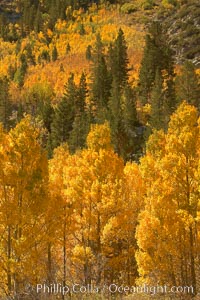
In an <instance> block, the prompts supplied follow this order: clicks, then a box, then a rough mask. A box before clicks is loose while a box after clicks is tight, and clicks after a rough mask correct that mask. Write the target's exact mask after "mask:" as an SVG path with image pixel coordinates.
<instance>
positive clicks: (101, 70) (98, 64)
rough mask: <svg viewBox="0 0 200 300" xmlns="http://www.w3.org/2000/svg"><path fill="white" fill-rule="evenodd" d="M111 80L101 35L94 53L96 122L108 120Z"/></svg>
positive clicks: (93, 78) (92, 87) (93, 75)
mask: <svg viewBox="0 0 200 300" xmlns="http://www.w3.org/2000/svg"><path fill="white" fill-rule="evenodd" d="M110 87H111V85H110V78H109V73H108V69H107V65H106V60H105V56H104V53H103V44H102V41H101V36H100V34H97V36H96V44H95V48H94V53H93V67H92V84H91V92H92V95H91V99H92V102H93V106H94V107H95V109H96V112H95V122H97V123H101V122H104V121H105V119H106V118H107V109H108V100H109V97H110Z"/></svg>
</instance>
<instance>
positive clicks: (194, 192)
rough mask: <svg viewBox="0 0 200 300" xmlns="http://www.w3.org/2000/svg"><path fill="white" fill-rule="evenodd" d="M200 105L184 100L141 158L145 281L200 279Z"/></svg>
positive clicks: (141, 269) (141, 237)
mask: <svg viewBox="0 0 200 300" xmlns="http://www.w3.org/2000/svg"><path fill="white" fill-rule="evenodd" d="M199 130H200V127H199V121H198V114H197V110H196V108H195V107H193V106H190V105H188V104H186V102H183V103H182V104H181V105H180V106H179V108H178V109H177V111H176V112H175V113H174V114H173V115H172V116H171V120H170V123H169V129H168V132H167V133H166V134H164V133H163V132H162V131H160V132H154V133H153V135H152V136H151V137H150V140H149V143H148V146H147V153H146V155H145V157H144V158H143V159H142V160H141V167H140V168H141V172H142V177H143V178H144V182H145V185H146V196H145V197H144V201H145V208H144V210H143V211H142V212H141V214H140V216H139V225H138V227H137V234H136V237H137V240H138V246H139V251H138V252H137V256H136V258H137V262H138V266H139V274H140V276H141V280H142V279H144V278H145V282H146V281H149V282H150V283H154V284H155V283H158V282H159V283H160V284H162V283H165V284H171V285H172V284H174V285H180V284H181V282H185V284H188V285H192V286H193V288H194V293H195V292H196V286H197V278H198V277H199V269H198V260H199V253H200V240H199V236H198V234H197V232H198V230H199V220H198V218H197V216H198V215H199V176H198V165H199V143H200V132H199Z"/></svg>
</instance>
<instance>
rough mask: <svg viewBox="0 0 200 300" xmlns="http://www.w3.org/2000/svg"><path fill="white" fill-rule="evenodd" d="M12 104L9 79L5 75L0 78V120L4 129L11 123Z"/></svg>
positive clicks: (8, 127)
mask: <svg viewBox="0 0 200 300" xmlns="http://www.w3.org/2000/svg"><path fill="white" fill-rule="evenodd" d="M11 111H12V105H11V101H10V97H9V81H8V79H7V77H2V78H0V122H1V123H2V124H3V126H4V128H5V129H6V130H9V129H10V126H11V124H12V122H11V120H10V116H11Z"/></svg>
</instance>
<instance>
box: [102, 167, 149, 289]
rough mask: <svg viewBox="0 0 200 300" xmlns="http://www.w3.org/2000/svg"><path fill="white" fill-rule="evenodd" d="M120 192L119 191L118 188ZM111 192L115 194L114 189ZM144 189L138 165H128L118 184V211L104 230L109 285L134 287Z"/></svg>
mask: <svg viewBox="0 0 200 300" xmlns="http://www.w3.org/2000/svg"><path fill="white" fill-rule="evenodd" d="M118 190H119V188H118ZM113 191H117V189H116V187H114V186H113ZM115 193H116V192H115ZM143 194H144V187H143V182H142V178H141V174H140V170H139V168H138V165H137V164H135V163H127V164H126V166H125V167H124V177H123V180H122V181H121V187H120V193H119V191H118V194H116V195H115V196H117V197H118V199H119V197H120V201H119V200H118V202H119V209H118V211H117V212H116V213H115V214H114V216H112V217H111V218H110V219H109V220H108V221H107V224H106V225H105V227H104V230H103V246H104V247H103V249H104V255H105V256H106V257H108V258H109V259H108V262H107V265H108V266H107V270H106V274H107V277H108V276H109V278H110V281H111V282H114V281H115V282H118V283H119V284H128V285H134V284H135V279H136V277H137V275H138V274H137V264H136V260H135V252H136V249H137V243H136V238H135V231H136V225H137V220H138V214H139V212H140V210H141V208H142V206H143Z"/></svg>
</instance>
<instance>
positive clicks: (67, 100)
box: [51, 73, 77, 148]
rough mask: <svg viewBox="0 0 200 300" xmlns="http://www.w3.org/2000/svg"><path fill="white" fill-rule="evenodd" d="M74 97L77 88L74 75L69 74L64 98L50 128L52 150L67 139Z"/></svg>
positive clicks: (73, 109)
mask: <svg viewBox="0 0 200 300" xmlns="http://www.w3.org/2000/svg"><path fill="white" fill-rule="evenodd" d="M76 96H77V88H76V85H75V83H74V74H73V73H71V75H70V77H69V79H68V82H67V84H66V85H65V93H64V96H63V98H62V99H61V101H60V102H59V103H58V105H57V107H56V109H55V114H54V119H53V122H52V126H51V140H52V146H53V148H55V147H57V146H59V145H60V144H61V143H64V142H66V141H67V140H68V139H69V135H70V132H71V130H72V128H73V127H72V126H73V122H74V118H75V101H76Z"/></svg>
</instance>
